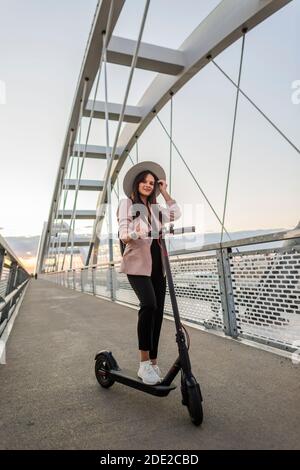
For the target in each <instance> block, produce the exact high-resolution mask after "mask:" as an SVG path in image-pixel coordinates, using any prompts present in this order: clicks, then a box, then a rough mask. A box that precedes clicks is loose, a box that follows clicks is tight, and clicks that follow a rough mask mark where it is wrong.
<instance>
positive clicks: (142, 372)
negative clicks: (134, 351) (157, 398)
mask: <svg viewBox="0 0 300 470" xmlns="http://www.w3.org/2000/svg"><path fill="white" fill-rule="evenodd" d="M137 375H138V377H139V378H140V379H142V381H143V382H144V383H145V384H147V385H155V384H157V383H160V382H161V378H160V377H159V376H158V375H157V373H156V372H155V370H154V368H153V367H152V364H151V361H150V360H149V361H143V362H141V363H140V368H139V370H138V373H137Z"/></svg>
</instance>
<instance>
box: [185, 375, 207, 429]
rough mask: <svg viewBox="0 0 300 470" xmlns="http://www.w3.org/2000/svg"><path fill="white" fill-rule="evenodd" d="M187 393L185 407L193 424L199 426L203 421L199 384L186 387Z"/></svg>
mask: <svg viewBox="0 0 300 470" xmlns="http://www.w3.org/2000/svg"><path fill="white" fill-rule="evenodd" d="M186 394H187V404H186V405H187V408H188V410H189V414H190V417H191V420H192V423H193V424H195V426H200V424H201V423H202V421H203V408H202V399H201V392H200V387H199V384H195V385H194V386H193V387H188V386H187V387H186Z"/></svg>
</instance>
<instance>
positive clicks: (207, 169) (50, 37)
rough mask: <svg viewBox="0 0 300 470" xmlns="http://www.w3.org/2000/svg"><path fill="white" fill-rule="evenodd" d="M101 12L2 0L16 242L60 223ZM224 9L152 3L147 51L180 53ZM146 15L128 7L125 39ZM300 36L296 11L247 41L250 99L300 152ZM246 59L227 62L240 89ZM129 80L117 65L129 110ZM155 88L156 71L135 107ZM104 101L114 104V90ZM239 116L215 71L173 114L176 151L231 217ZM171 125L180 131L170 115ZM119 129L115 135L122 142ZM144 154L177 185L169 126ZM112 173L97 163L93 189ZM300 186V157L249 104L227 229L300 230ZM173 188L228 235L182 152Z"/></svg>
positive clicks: (211, 2) (90, 165)
mask: <svg viewBox="0 0 300 470" xmlns="http://www.w3.org/2000/svg"><path fill="white" fill-rule="evenodd" d="M96 3H97V2H96V0H51V1H50V0H43V1H42V2H41V1H40V0H22V1H21V0H11V1H10V2H7V1H3V0H0V7H1V18H0V57H1V61H0V98H1V99H0V103H1V104H0V159H1V166H0V168H1V181H0V227H1V234H2V235H3V236H4V237H6V236H33V235H39V234H40V233H41V230H42V226H43V222H44V221H45V220H47V218H48V214H49V208H50V203H51V198H52V193H53V189H54V185H55V179H56V174H57V168H58V164H59V161H60V157H61V151H62V148H63V143H64V138H65V132H66V128H67V123H68V119H69V115H70V112H71V105H72V101H73V97H74V93H75V89H76V84H77V80H78V76H79V71H80V67H81V63H82V59H83V54H84V50H85V47H86V43H87V39H88V35H89V31H90V27H91V23H92V18H93V15H94V12H95V7H96ZM218 3H219V1H218V0H207V1H201V2H199V1H198V0H185V2H182V1H181V0H152V2H151V5H150V9H149V15H148V18H147V22H146V27H145V31H144V35H143V41H144V42H149V43H154V44H160V45H163V46H166V47H172V48H178V47H179V46H180V45H181V43H182V42H183V41H184V39H185V38H186V37H187V36H188V35H189V34H190V32H191V31H192V30H193V29H194V28H195V27H197V25H198V24H199V23H200V22H201V20H202V19H203V18H204V17H205V16H206V15H207V14H208V13H209V12H210V11H211V10H212V9H213V8H214V7H215V6H216V5H217V4H218ZM143 5H144V2H143V1H141V0H127V1H126V4H125V7H124V9H123V11H122V13H121V16H120V20H119V23H118V25H117V27H116V29H115V31H114V34H115V35H119V36H123V37H128V38H131V39H136V38H137V36H138V30H139V24H140V19H141V15H142V10H143ZM170 12H171V13H172V15H171V13H170ZM299 24H300V0H293V1H292V2H291V3H290V4H289V5H287V6H286V7H285V8H284V9H282V10H281V11H279V12H277V13H276V14H275V15H273V17H271V18H269V19H268V20H267V21H265V22H263V23H262V24H261V25H259V26H258V27H257V28H255V29H254V30H253V31H250V32H249V33H248V34H247V36H246V43H245V55H244V62H243V70H242V81H241V88H242V89H243V90H244V91H245V92H246V93H247V94H248V95H249V96H250V97H251V98H252V99H253V100H254V101H255V103H257V104H258V105H259V106H260V107H261V108H262V109H263V110H264V112H265V113H266V114H267V115H268V116H269V117H270V119H272V120H273V121H274V122H275V123H276V124H277V126H278V127H279V128H280V129H281V130H282V132H284V133H285V134H286V135H287V136H288V137H289V139H291V140H292V141H293V142H294V144H295V145H296V146H298V147H300V132H299V130H300V104H295V103H293V100H292V93H293V89H292V86H293V83H295V81H297V80H300V55H299V43H300V37H299V36H300V30H299ZM240 51H241V41H238V42H237V43H235V44H233V45H232V46H231V47H230V48H229V49H228V50H226V51H225V52H224V53H222V54H221V55H220V56H219V57H218V58H217V59H216V62H217V63H218V64H219V65H220V66H221V67H223V68H224V70H225V71H226V73H228V74H229V75H230V76H231V77H232V79H233V80H237V74H238V67H239V59H240ZM128 73H129V69H128V68H126V67H119V66H117V65H108V81H109V87H108V93H109V100H110V101H112V102H122V100H123V96H124V91H125V86H126V80H127V78H128ZM154 76H155V74H153V73H151V72H147V71H141V70H137V71H136V72H135V75H134V81H133V86H132V90H131V92H130V95H129V100H128V104H137V102H138V101H139V99H140V98H141V97H142V95H143V93H144V91H145V90H146V88H147V86H148V85H150V83H151V81H152V80H153V78H154ZM3 90H4V91H3ZM98 98H99V99H103V81H100V91H99V94H98ZM234 104H235V88H234V87H233V86H232V85H231V84H230V82H229V81H228V80H227V79H226V78H225V77H224V76H223V75H222V74H221V73H220V72H219V71H218V70H217V69H216V67H215V66H214V65H213V64H210V65H208V66H207V67H206V68H205V69H203V70H202V71H201V72H200V73H199V74H197V75H196V76H195V77H194V78H193V79H192V80H191V81H190V82H189V83H188V84H187V85H186V86H185V87H184V88H183V89H182V90H180V91H179V92H178V94H177V95H176V96H175V97H174V104H173V109H174V116H173V126H174V127H173V135H174V141H175V143H176V145H177V146H178V148H179V149H180V152H181V153H182V155H183V156H184V158H185V159H186V162H187V163H188V165H189V166H190V168H191V169H192V171H193V174H194V176H195V177H196V178H197V180H198V181H199V184H200V185H201V187H202V189H203V191H204V192H205V194H206V195H207V197H208V198H209V200H210V201H211V203H212V205H213V206H214V208H215V210H216V211H217V212H218V214H219V215H220V216H221V214H222V211H223V204H224V194H225V186H226V172H227V168H228V158H229V151H230V139H231V132H232V125H233V112H234ZM160 117H161V119H162V121H163V122H164V124H165V125H166V126H167V127H168V126H169V120H170V107H169V105H168V104H167V105H166V106H165V108H164V109H163V110H162V112H161V113H160ZM85 126H86V123H85ZM83 127H84V126H83ZM114 129H115V124H112V125H111V136H113V131H114ZM111 138H112V137H111ZM103 139H104V123H101V122H99V121H98V120H97V122H96V123H95V124H94V125H93V130H92V134H91V140H90V142H89V143H95V144H99V145H101V144H104V141H103ZM138 152H139V160H154V161H157V162H159V163H161V164H163V166H164V167H165V169H166V170H167V175H168V168H169V141H168V138H167V137H166V136H165V134H164V131H163V130H162V128H161V126H160V124H159V123H158V121H157V120H154V121H153V122H152V124H151V125H150V126H149V127H148V128H147V130H146V131H145V132H144V134H143V135H142V136H141V137H140V139H139V144H138ZM135 156H136V149H134V150H133V151H132V157H133V158H135ZM103 165H104V162H95V161H94V162H92V161H89V162H87V164H86V167H85V168H84V173H83V177H87V178H90V179H102V176H103V171H104V166H103ZM129 168H130V163H129V162H128V163H125V165H124V168H123V170H122V174H121V175H120V187H121V183H122V176H123V175H124V174H125V172H126V171H127V169H129ZM299 175H300V155H299V153H297V152H296V151H295V150H294V149H293V148H292V147H291V146H290V145H289V144H288V143H287V142H286V141H284V139H282V137H281V136H280V135H279V134H278V133H277V132H276V131H275V130H274V129H273V128H272V127H271V126H270V125H269V124H268V123H267V122H266V121H265V120H264V119H263V118H262V117H261V115H259V114H258V113H257V111H256V110H255V109H254V108H253V107H252V106H251V105H250V104H249V103H248V102H247V100H245V99H244V98H242V97H241V98H240V102H239V107H238V115H237V126H236V137H235V141H234V147H233V156H232V168H231V179H230V184H229V191H228V205H227V213H226V219H225V220H226V227H227V229H228V230H229V231H238V230H250V229H271V230H272V229H277V228H286V229H288V228H293V227H294V226H295V225H296V224H297V223H298V221H299V219H300V198H299ZM171 188H172V195H173V197H175V199H176V200H177V201H178V202H180V203H182V204H183V203H195V202H197V203H199V204H202V205H203V208H204V213H205V226H204V227H203V229H204V230H205V231H206V232H213V231H218V230H220V226H219V223H218V221H217V220H216V218H215V216H214V215H213V213H212V211H211V209H210V208H209V207H208V205H207V204H206V203H205V201H204V198H203V196H202V195H201V193H200V191H199V189H198V188H197V186H196V185H195V183H194V182H193V180H192V178H191V176H190V175H189V174H188V172H187V171H186V169H185V167H184V164H183V163H182V161H181V159H180V157H179V156H178V155H177V154H176V152H174V151H173V170H172V182H171ZM121 195H122V191H121ZM71 202H72V201H71V200H70V201H69V204H70V205H71ZM95 202H96V195H95V194H82V195H80V198H79V208H82V209H89V208H90V209H93V208H95ZM114 202H115V203H116V200H115V196H114ZM80 204H81V207H80ZM115 222H116V221H115ZM88 227H89V226H88V224H87V223H86V221H84V222H83V223H82V224H81V225H80V224H79V225H78V230H81V231H83V232H84V231H85V232H86V231H87V230H89V228H88Z"/></svg>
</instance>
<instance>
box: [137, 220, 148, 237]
mask: <svg viewBox="0 0 300 470" xmlns="http://www.w3.org/2000/svg"><path fill="white" fill-rule="evenodd" d="M134 231H135V232H136V233H137V235H138V237H139V238H146V237H147V236H148V228H147V226H146V224H145V223H143V225H142V226H141V222H138V223H137V225H136V227H135V230H134Z"/></svg>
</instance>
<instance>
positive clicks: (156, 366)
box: [152, 364, 164, 379]
mask: <svg viewBox="0 0 300 470" xmlns="http://www.w3.org/2000/svg"><path fill="white" fill-rule="evenodd" d="M152 367H153V369H154V370H155V372H156V374H157V375H158V377H159V378H160V379H163V378H164V376H163V375H162V373H161V370H160V368H159V367H158V365H157V364H152Z"/></svg>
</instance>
